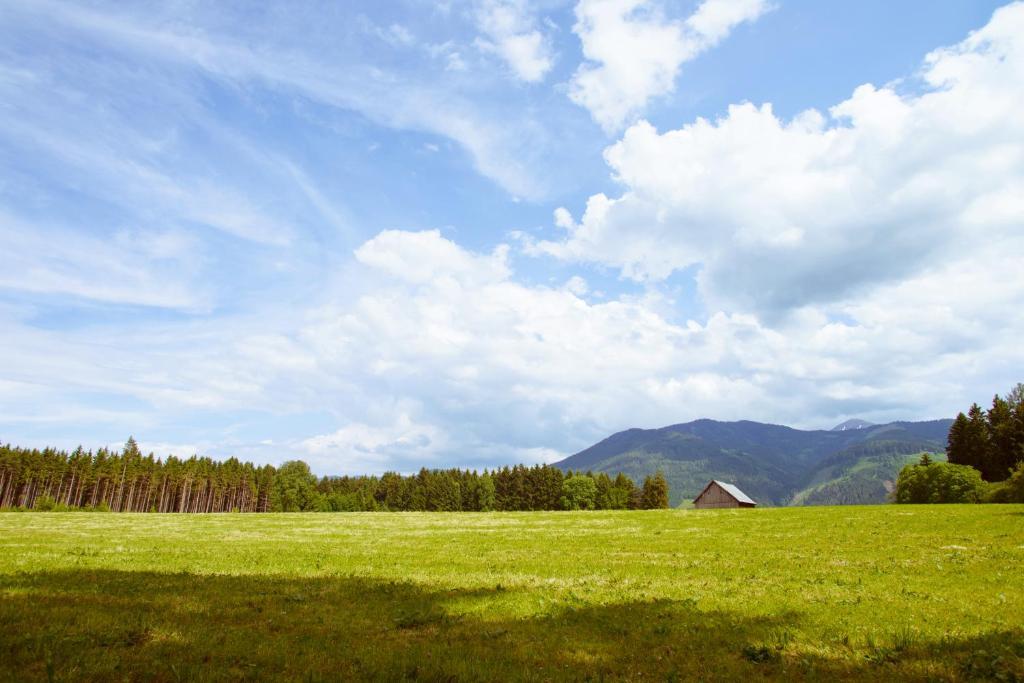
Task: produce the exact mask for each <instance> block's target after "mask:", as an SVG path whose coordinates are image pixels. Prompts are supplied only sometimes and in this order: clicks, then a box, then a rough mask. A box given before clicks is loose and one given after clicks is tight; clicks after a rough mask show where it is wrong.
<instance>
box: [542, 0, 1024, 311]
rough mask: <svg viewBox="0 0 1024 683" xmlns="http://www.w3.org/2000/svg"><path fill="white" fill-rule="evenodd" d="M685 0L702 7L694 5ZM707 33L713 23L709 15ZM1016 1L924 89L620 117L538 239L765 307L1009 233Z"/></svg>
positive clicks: (923, 264) (945, 257)
mask: <svg viewBox="0 0 1024 683" xmlns="http://www.w3.org/2000/svg"><path fill="white" fill-rule="evenodd" d="M698 14H700V13H699V12H698ZM708 30H710V29H708ZM1021 36H1024V4H1021V3H1016V4H1013V5H1010V6H1008V7H1005V8H1003V9H1000V10H999V11H997V12H996V14H995V15H994V16H993V18H992V20H991V21H990V22H989V24H988V25H986V26H985V27H984V28H982V29H980V30H978V31H976V32H974V33H972V34H971V35H970V36H969V37H968V38H967V39H966V40H965V41H963V42H962V43H960V44H958V45H955V46H953V47H950V48H946V49H941V50H936V51H935V52H933V53H932V54H930V55H928V57H927V58H926V59H925V62H924V66H923V69H922V71H921V74H920V78H921V81H922V83H923V86H922V88H921V91H920V92H917V93H910V94H904V93H902V92H900V91H899V90H898V89H897V87H896V86H884V87H876V86H873V85H863V86H861V87H859V88H857V89H856V90H855V91H854V93H853V94H852V96H851V97H850V98H849V99H847V100H845V101H843V102H841V103H839V104H837V105H836V106H834V107H832V108H831V109H830V110H829V111H828V112H827V113H822V112H818V111H814V110H810V111H806V112H804V113H802V114H800V115H798V116H796V117H794V118H793V119H792V120H788V121H785V120H781V119H780V118H779V117H778V116H776V115H775V113H774V112H773V110H772V107H771V105H770V104H765V105H761V106H755V105H753V104H739V105H734V106H731V107H729V110H728V112H727V114H726V115H725V116H723V117H721V118H719V119H717V120H715V121H709V120H706V119H697V120H696V121H694V122H693V123H690V124H687V125H685V126H683V127H682V128H680V129H678V130H670V131H667V132H664V133H660V132H658V131H657V130H655V129H654V127H653V126H651V125H650V124H648V123H646V122H640V123H638V124H636V125H634V126H632V127H631V128H630V129H629V130H627V131H626V132H625V134H624V136H623V137H622V139H621V140H620V141H619V142H617V143H616V144H614V145H612V146H611V147H609V148H608V149H607V150H606V152H605V158H606V160H607V162H608V164H609V165H610V167H611V168H612V170H613V173H614V176H615V178H616V179H617V180H618V181H619V182H621V183H622V184H623V185H624V187H625V191H624V192H623V193H622V195H621V196H619V197H615V198H611V197H608V196H606V195H604V194H597V195H594V196H592V197H591V198H590V199H589V200H588V202H587V205H586V209H585V211H584V213H583V215H582V217H581V218H580V220H579V222H578V223H577V222H576V221H575V220H574V219H573V218H572V216H571V215H570V214H569V213H568V212H567V211H561V210H560V211H559V212H558V213H557V215H556V217H555V222H556V224H557V225H559V226H561V227H563V228H564V229H566V230H567V237H566V238H565V239H564V240H561V241H549V242H546V243H543V244H541V245H539V247H538V248H539V249H540V250H542V251H547V252H549V253H552V254H555V255H557V256H560V257H562V258H566V259H576V260H581V261H593V262H598V263H602V264H608V265H612V266H615V267H618V268H620V269H621V272H622V273H623V275H624V276H626V277H629V278H634V279H637V280H648V281H649V280H660V279H663V278H665V277H667V276H668V275H669V274H670V273H672V272H673V271H676V270H679V269H682V268H686V267H688V266H694V265H696V266H698V267H699V268H700V275H699V283H700V288H701V292H702V294H703V296H704V297H705V299H706V301H707V302H708V303H709V305H710V306H711V307H712V309H715V308H719V307H722V308H725V309H726V310H747V311H754V312H758V313H760V314H762V315H768V316H771V315H774V314H776V313H779V312H784V311H787V310H792V309H794V308H798V307H801V306H805V305H808V304H828V303H833V302H838V301H842V300H845V299H849V298H850V297H855V296H857V295H858V294H864V293H865V292H867V291H869V290H872V289H874V288H877V287H878V286H879V285H881V284H886V283H896V282H899V281H901V280H904V279H907V278H911V277H914V276H915V275H917V274H919V273H921V272H922V271H923V269H926V268H929V267H932V266H934V265H935V264H936V263H946V262H949V260H951V259H957V258H961V257H965V256H967V255H968V254H969V253H970V252H971V250H972V249H973V245H977V244H980V243H984V242H987V243H992V242H999V241H1001V240H1005V239H1008V238H1009V237H1011V236H1012V235H1014V234H1016V233H1019V231H1020V227H1021V221H1022V217H1024V211H1022V208H1024V206H1022V202H1021V199H1020V198H1021V197H1024V117H1022V116H1021V115H1020V112H1021V111H1022V110H1024V39H1022V38H1021Z"/></svg>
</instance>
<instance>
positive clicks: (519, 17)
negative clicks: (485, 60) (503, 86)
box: [476, 0, 554, 83]
mask: <svg viewBox="0 0 1024 683" xmlns="http://www.w3.org/2000/svg"><path fill="white" fill-rule="evenodd" d="M536 24H537V22H536V17H535V16H534V12H533V10H532V8H531V7H530V5H529V3H528V2H527V0H485V1H484V2H483V3H481V5H480V7H479V8H478V10H477V25H478V26H479V28H480V31H481V32H482V33H483V36H482V37H480V38H478V39H477V40H476V45H477V47H478V48H480V49H481V50H484V51H485V52H490V53H493V54H496V55H498V56H499V57H500V58H501V59H503V60H504V61H505V63H506V64H508V66H509V68H510V69H512V73H513V74H515V76H516V78H518V79H519V80H521V81H525V82H527V83H537V82H539V81H542V80H543V79H544V76H545V75H546V74H547V73H548V71H550V70H551V67H552V66H553V65H554V56H553V54H552V48H551V45H550V43H549V41H548V39H547V38H546V37H545V36H544V34H543V33H541V32H540V30H538V29H537V26H536Z"/></svg>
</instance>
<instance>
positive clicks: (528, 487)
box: [0, 438, 668, 513]
mask: <svg viewBox="0 0 1024 683" xmlns="http://www.w3.org/2000/svg"><path fill="white" fill-rule="evenodd" d="M666 507H668V484H667V482H666V481H665V478H664V476H662V474H661V473H660V472H659V473H656V474H654V475H652V476H649V477H647V478H646V479H645V480H644V482H643V484H642V485H640V486H637V485H636V484H634V482H633V480H632V479H630V478H629V477H627V476H625V475H623V474H619V475H618V476H616V477H614V478H612V477H610V476H609V475H607V474H605V473H598V474H593V473H591V472H568V473H565V472H562V470H560V469H558V468H557V467H551V466H549V465H534V466H532V467H526V466H524V465H516V466H515V467H503V468H500V469H495V470H493V471H487V470H484V471H483V472H480V473H478V472H476V471H471V470H459V469H448V470H428V469H421V470H420V471H419V472H418V473H416V474H413V475H402V474H398V473H394V472H388V473H385V474H383V475H381V476H379V477H378V476H356V477H350V476H343V477H321V478H318V477H317V476H316V475H314V474H313V473H312V472H311V471H310V469H309V466H308V465H307V464H306V463H304V462H302V461H301V460H293V461H289V462H286V463H284V464H283V465H281V466H280V467H277V468H275V467H273V466H271V465H254V464H252V463H249V462H240V461H239V460H237V459H236V458H230V459H228V460H224V461H215V460H212V459H210V458H201V457H197V456H193V457H191V458H188V459H181V458H177V457H174V456H168V457H167V458H166V459H161V458H157V457H155V456H154V455H153V454H152V453H150V454H149V455H145V456H144V455H143V454H142V452H141V451H140V450H139V447H138V444H137V443H136V441H135V439H133V438H129V439H128V441H127V442H126V443H125V445H124V448H123V449H122V450H121V451H115V450H110V449H106V448H100V449H98V450H97V451H95V452H93V451H86V450H84V449H83V448H82V447H79V448H77V449H75V450H74V451H72V452H70V453H68V452H66V451H61V450H57V449H53V448H46V449H42V450H39V449H27V448H19V447H16V446H11V445H9V444H8V445H0V509H25V510H94V511H114V512H187V513H198V512H301V511H317V512H350V511H373V510H381V511H417V510H422V511H438V512H445V511H451V512H455V511H490V510H620V509H653V508H666Z"/></svg>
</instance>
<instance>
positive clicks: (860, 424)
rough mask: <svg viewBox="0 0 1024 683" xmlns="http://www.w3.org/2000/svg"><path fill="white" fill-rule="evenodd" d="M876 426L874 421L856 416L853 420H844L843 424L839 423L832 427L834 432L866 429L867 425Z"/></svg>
mask: <svg viewBox="0 0 1024 683" xmlns="http://www.w3.org/2000/svg"><path fill="white" fill-rule="evenodd" d="M874 426H875V423H874V422H868V421H867V420H858V419H857V418H854V419H852V420H847V421H846V422H843V423H842V424H837V425H836V426H835V427H833V428H832V431H833V432H845V431H846V430H847V429H864V428H865V427H874Z"/></svg>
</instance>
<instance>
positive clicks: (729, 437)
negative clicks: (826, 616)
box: [556, 420, 953, 506]
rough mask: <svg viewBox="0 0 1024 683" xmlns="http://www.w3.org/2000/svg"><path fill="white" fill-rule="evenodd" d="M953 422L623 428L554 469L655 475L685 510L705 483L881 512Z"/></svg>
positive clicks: (769, 499)
mask: <svg viewBox="0 0 1024 683" xmlns="http://www.w3.org/2000/svg"><path fill="white" fill-rule="evenodd" d="M952 422H953V421H952V420H929V421H926V422H890V423H888V424H882V425H876V424H871V423H869V422H865V421H863V420H850V421H847V422H844V423H843V424H841V425H837V426H836V427H835V428H834V429H831V430H800V429H793V428H791V427H785V426H782V425H772V424H763V423H760V422H750V421H748V420H743V421H739V422H718V421H715V420H696V421H694V422H687V423H684V424H677V425H671V426H669V427H662V428H660V429H627V430H626V431H623V432H618V433H616V434H613V435H611V436H609V437H608V438H607V439H604V440H603V441H600V442H598V443H596V444H594V445H593V446H591V447H590V448H587V449H584V450H582V451H580V452H579V453H576V454H575V455H571V456H569V457H568V458H566V459H565V460H562V461H561V462H558V463H556V465H557V466H558V467H560V468H561V469H563V470H575V471H581V470H583V471H586V470H589V471H592V472H607V473H608V474H610V475H612V476H614V475H615V474H617V473H618V472H623V473H625V474H627V475H629V476H630V477H632V478H633V479H634V480H642V479H643V478H644V477H645V476H647V475H650V474H653V473H654V472H656V471H657V470H661V471H662V472H663V473H664V474H665V477H666V479H668V482H669V492H670V501H671V504H672V505H673V506H675V505H680V504H684V505H685V504H687V503H688V502H689V501H690V500H692V499H693V497H694V496H695V495H697V494H698V493H699V492H700V491H701V489H702V488H703V487H704V485H705V484H707V483H708V481H709V480H711V479H720V480H724V481H728V482H731V483H734V484H736V485H737V486H739V487H740V489H742V490H743V491H744V492H745V493H747V494H748V495H749V496H751V497H752V498H754V500H756V501H758V503H760V504H762V505H840V504H867V503H882V502H885V501H886V500H887V496H888V493H889V491H891V490H892V485H893V482H894V481H895V479H896V475H897V474H898V473H899V471H900V469H901V468H902V467H903V466H904V465H905V464H907V463H908V462H912V461H913V460H914V459H916V457H917V456H918V454H920V453H922V452H928V453H935V454H941V453H943V452H944V451H945V448H946V436H947V434H948V432H949V426H950V425H951V424H952Z"/></svg>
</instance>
